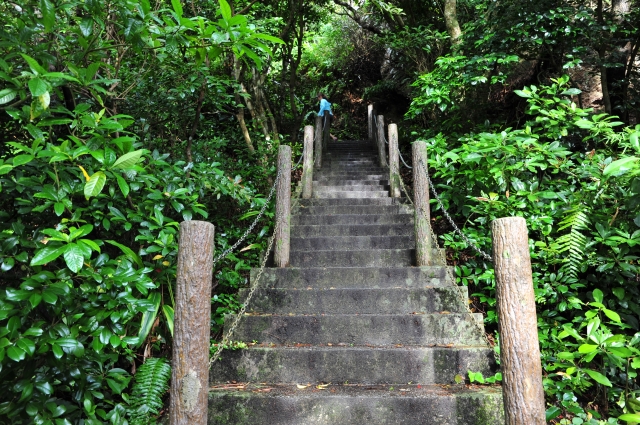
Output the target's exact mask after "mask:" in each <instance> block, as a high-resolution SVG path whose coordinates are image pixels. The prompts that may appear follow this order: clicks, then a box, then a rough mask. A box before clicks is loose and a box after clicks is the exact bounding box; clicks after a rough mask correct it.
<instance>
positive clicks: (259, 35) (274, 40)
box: [251, 33, 284, 44]
mask: <svg viewBox="0 0 640 425" xmlns="http://www.w3.org/2000/svg"><path fill="white" fill-rule="evenodd" d="M251 38H261V39H263V40H267V41H271V42H272V43H279V44H284V41H282V40H280V39H279V38H278V37H274V36H272V35H269V34H262V33H257V34H253V35H252V36H251Z"/></svg>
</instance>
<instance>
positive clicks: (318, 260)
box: [290, 249, 415, 267]
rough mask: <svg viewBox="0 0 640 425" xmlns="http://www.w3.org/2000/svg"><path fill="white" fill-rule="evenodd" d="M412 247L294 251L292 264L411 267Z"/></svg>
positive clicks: (412, 258)
mask: <svg viewBox="0 0 640 425" xmlns="http://www.w3.org/2000/svg"><path fill="white" fill-rule="evenodd" d="M414 258H415V255H414V251H413V250H410V249H376V250H360V251H358V250H353V251H350V250H344V251H338V250H334V251H294V252H292V253H291V254H290V259H291V265H293V266H296V267H394V266H395V267H409V266H411V265H413V263H414Z"/></svg>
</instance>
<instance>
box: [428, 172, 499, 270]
mask: <svg viewBox="0 0 640 425" xmlns="http://www.w3.org/2000/svg"><path fill="white" fill-rule="evenodd" d="M420 166H421V168H422V171H424V173H425V175H426V176H427V181H428V182H429V187H430V188H431V193H433V196H434V197H435V198H436V201H437V202H438V206H440V209H441V210H442V213H443V214H444V217H445V218H446V219H447V221H448V222H449V224H450V225H451V227H453V230H454V231H455V232H456V233H457V234H458V236H460V237H461V238H462V239H463V240H464V241H465V242H466V243H467V245H468V246H469V247H470V248H471V249H473V250H474V251H475V252H476V253H478V254H479V255H480V256H482V257H483V258H484V259H485V260H487V261H491V262H493V258H491V256H490V255H489V254H487V253H486V252H484V251H483V250H481V249H480V248H479V247H478V246H477V245H476V244H474V243H473V242H472V241H471V240H470V239H469V238H468V237H467V236H466V235H465V234H464V233H463V232H462V230H460V228H459V227H458V226H457V225H456V223H455V221H453V219H452V218H451V216H450V215H449V213H448V212H447V210H446V209H445V207H444V204H443V203H442V199H440V196H439V195H438V192H437V191H436V188H435V186H434V184H433V182H432V181H431V176H429V171H428V169H427V166H426V165H425V163H424V162H423V161H422V160H420Z"/></svg>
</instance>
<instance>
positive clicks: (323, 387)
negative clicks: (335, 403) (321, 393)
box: [316, 384, 330, 390]
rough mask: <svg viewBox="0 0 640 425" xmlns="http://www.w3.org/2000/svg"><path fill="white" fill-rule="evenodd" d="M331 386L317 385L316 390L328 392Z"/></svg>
mask: <svg viewBox="0 0 640 425" xmlns="http://www.w3.org/2000/svg"><path fill="white" fill-rule="evenodd" d="M329 385H330V384H320V385H316V388H317V389H319V390H326V389H327V387H328V386H329Z"/></svg>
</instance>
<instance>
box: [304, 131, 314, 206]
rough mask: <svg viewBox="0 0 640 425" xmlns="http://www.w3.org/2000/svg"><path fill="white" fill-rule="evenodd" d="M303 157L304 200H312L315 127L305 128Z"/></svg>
mask: <svg viewBox="0 0 640 425" xmlns="http://www.w3.org/2000/svg"><path fill="white" fill-rule="evenodd" d="M302 155H304V159H303V160H302V198H303V199H309V198H311V195H312V191H313V126H312V125H307V126H305V127H304V150H303V153H302Z"/></svg>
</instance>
